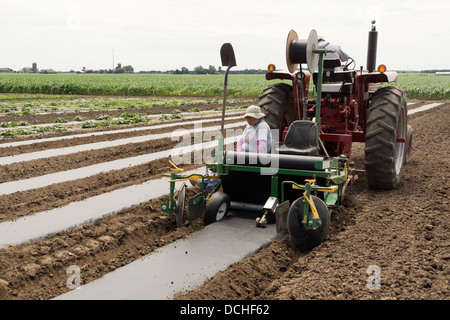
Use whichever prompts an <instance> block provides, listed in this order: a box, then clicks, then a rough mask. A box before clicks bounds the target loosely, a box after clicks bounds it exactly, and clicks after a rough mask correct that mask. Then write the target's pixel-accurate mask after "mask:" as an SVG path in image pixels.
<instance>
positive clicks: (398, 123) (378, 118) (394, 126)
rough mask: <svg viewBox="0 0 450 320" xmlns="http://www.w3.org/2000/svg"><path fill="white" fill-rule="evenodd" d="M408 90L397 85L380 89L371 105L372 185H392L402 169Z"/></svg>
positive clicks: (368, 145) (369, 157)
mask: <svg viewBox="0 0 450 320" xmlns="http://www.w3.org/2000/svg"><path fill="white" fill-rule="evenodd" d="M407 121H408V115H407V107H406V96H405V93H404V92H403V91H402V90H400V89H398V88H395V87H383V88H380V89H378V90H377V91H376V92H375V94H374V96H373V99H372V105H371V107H370V108H369V109H368V116H367V129H366V147H365V154H366V162H365V167H366V174H367V182H368V184H369V186H370V187H371V188H379V189H393V188H395V187H397V186H398V184H399V182H400V178H401V175H402V171H403V164H404V158H405V148H406V143H405V141H406V138H407Z"/></svg>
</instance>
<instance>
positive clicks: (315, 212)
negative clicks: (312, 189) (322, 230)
mask: <svg viewBox="0 0 450 320" xmlns="http://www.w3.org/2000/svg"><path fill="white" fill-rule="evenodd" d="M303 195H304V196H305V198H306V201H308V203H309V206H310V207H311V211H312V213H313V216H314V218H315V219H320V217H319V213H318V212H317V209H316V206H315V204H314V201H313V199H312V196H311V200H310V199H308V196H307V195H306V193H304V194H303Z"/></svg>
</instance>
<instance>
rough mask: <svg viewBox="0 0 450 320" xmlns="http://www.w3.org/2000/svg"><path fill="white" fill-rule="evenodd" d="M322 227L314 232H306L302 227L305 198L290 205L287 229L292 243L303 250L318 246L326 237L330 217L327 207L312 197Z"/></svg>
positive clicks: (318, 199)
mask: <svg viewBox="0 0 450 320" xmlns="http://www.w3.org/2000/svg"><path fill="white" fill-rule="evenodd" d="M312 198H313V201H314V205H315V206H316V209H317V213H318V214H319V217H320V219H321V220H322V225H321V226H320V227H319V228H317V229H315V230H307V229H305V227H304V225H303V211H304V208H305V205H304V201H306V200H305V197H300V198H298V199H297V200H295V201H294V202H293V203H292V206H291V208H290V209H289V212H288V216H287V227H288V230H289V234H290V235H291V237H292V240H294V243H295V244H296V245H297V246H299V247H300V248H303V249H312V248H314V247H316V246H318V245H319V244H320V243H321V242H322V241H324V240H325V238H326V237H327V235H328V231H329V230H330V220H331V217H330V216H331V215H330V211H329V210H328V207H327V205H326V204H325V203H324V202H323V201H322V200H321V199H320V198H317V197H316V196H312Z"/></svg>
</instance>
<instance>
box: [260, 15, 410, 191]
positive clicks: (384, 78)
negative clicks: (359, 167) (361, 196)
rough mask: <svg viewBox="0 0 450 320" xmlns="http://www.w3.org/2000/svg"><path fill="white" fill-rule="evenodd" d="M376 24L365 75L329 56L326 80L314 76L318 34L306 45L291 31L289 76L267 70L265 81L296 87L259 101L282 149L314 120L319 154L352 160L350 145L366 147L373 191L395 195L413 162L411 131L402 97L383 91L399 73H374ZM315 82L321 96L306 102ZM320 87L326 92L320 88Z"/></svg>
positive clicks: (275, 90)
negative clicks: (294, 128)
mask: <svg viewBox="0 0 450 320" xmlns="http://www.w3.org/2000/svg"><path fill="white" fill-rule="evenodd" d="M374 23H375V21H372V30H371V31H370V32H369V39H368V54H367V70H363V67H361V69H360V70H355V69H354V67H355V62H354V60H353V59H352V58H349V59H348V60H347V61H348V62H347V63H346V64H344V65H342V64H341V61H340V60H339V59H327V57H326V55H325V57H324V58H323V59H324V60H323V73H322V74H318V72H316V71H315V70H316V69H317V68H316V66H317V64H318V61H317V60H316V59H317V58H316V57H317V55H316V54H314V50H316V49H317V43H318V41H317V33H315V31H314V33H313V32H311V34H310V36H309V38H308V39H307V40H301V39H298V37H297V34H296V33H295V31H293V30H291V32H290V33H289V36H288V39H287V44H286V60H287V65H288V69H289V71H275V67H274V66H273V65H269V72H268V73H267V74H266V79H267V80H274V79H280V80H291V81H292V85H290V84H287V83H283V82H281V83H276V84H273V85H270V86H268V87H267V88H266V89H264V91H263V94H262V95H261V96H260V98H259V105H260V107H261V109H262V110H263V112H264V113H265V114H266V117H265V120H266V122H267V123H268V124H269V126H270V127H271V128H272V129H279V130H280V131H279V132H280V143H281V144H283V145H287V146H289V143H290V140H291V139H290V137H289V135H288V136H287V132H288V129H289V126H290V125H291V124H292V123H293V122H294V121H296V120H308V121H303V122H304V123H310V122H311V120H313V119H314V118H316V119H319V123H318V125H319V128H320V133H319V137H320V139H311V146H312V147H317V148H321V149H322V151H323V152H324V153H325V154H327V155H329V156H330V157H333V156H342V155H343V156H346V157H347V158H349V159H350V158H351V149H352V143H353V142H364V143H365V170H366V176H367V181H368V184H369V186H370V187H373V188H381V189H392V188H395V187H397V185H398V184H399V182H400V178H401V173H402V168H403V165H404V164H405V162H406V161H407V159H408V157H409V152H410V147H411V141H412V128H411V127H410V126H408V125H407V121H408V116H407V105H406V95H405V93H404V91H402V90H400V89H398V88H396V87H394V86H391V85H388V86H383V83H392V82H397V78H398V75H397V73H396V72H392V71H391V72H388V71H386V67H385V66H384V65H380V66H379V67H378V69H377V71H374V69H375V61H376V50H377V49H376V47H377V36H378V33H377V31H376V28H375V25H374ZM330 52H331V51H330ZM302 63H307V64H308V69H309V71H306V70H302ZM299 65H300V69H298V66H299ZM319 78H320V80H321V81H318V80H319ZM311 80H312V82H313V84H314V88H315V89H316V90H315V91H316V93H317V94H316V98H315V99H310V98H309V97H308V92H309V90H308V88H309V85H310V82H311ZM317 83H322V86H321V87H320V88H318V87H317ZM317 99H321V103H317V102H318V100H317ZM296 122H299V123H301V122H302V121H296ZM305 129H306V130H307V128H303V129H302V130H305ZM298 132H299V133H298V134H301V133H300V132H302V131H301V130H300V131H298ZM305 136H308V135H305ZM293 140H298V139H293ZM316 141H317V142H316ZM314 143H317V144H319V146H313V144H314ZM289 147H290V148H295V146H292V145H291V146H289Z"/></svg>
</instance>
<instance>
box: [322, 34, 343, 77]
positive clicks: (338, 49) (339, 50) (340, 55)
mask: <svg viewBox="0 0 450 320" xmlns="http://www.w3.org/2000/svg"><path fill="white" fill-rule="evenodd" d="M318 47H319V49H324V48H328V49H333V50H335V52H331V53H327V54H326V55H325V56H324V57H323V59H324V60H333V59H339V60H341V64H342V63H343V62H345V61H347V60H348V58H349V56H348V54H347V53H346V52H345V51H344V50H342V48H341V47H340V46H336V45H333V44H330V43H329V42H328V41H326V40H325V38H324V37H323V36H319V44H318ZM334 70H335V71H342V67H341V66H339V67H336V68H335V69H334Z"/></svg>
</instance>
